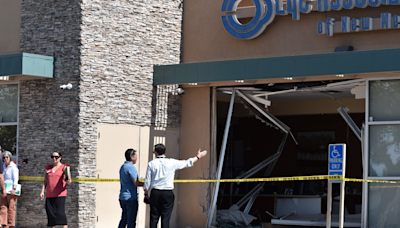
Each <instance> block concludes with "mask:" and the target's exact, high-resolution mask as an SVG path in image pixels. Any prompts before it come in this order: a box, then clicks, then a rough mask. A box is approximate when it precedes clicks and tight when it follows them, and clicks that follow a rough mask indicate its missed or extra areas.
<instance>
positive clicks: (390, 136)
mask: <svg viewBox="0 0 400 228" xmlns="http://www.w3.org/2000/svg"><path fill="white" fill-rule="evenodd" d="M399 89H400V80H398V79H393V78H390V79H379V80H372V79H371V80H368V84H367V90H366V95H367V99H366V118H365V119H366V129H365V135H366V136H367V137H366V141H365V148H366V149H365V158H364V159H365V160H364V167H365V170H364V179H369V180H400V169H399V168H398V166H399V165H400V163H399V162H398V161H400V116H399V112H400V109H399V108H398V106H397V105H396V104H399V102H400V92H399V91H400V90H399ZM397 185H398V184H397ZM364 190H365V191H364V196H363V202H364V207H363V209H364V210H363V219H362V222H363V227H380V226H382V225H383V226H385V227H386V226H388V227H389V226H391V225H393V224H398V221H397V220H398V214H399V212H400V207H399V206H397V205H399V203H400V188H399V187H397V186H396V184H382V183H364Z"/></svg>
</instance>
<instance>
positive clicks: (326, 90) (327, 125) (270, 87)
mask: <svg viewBox="0 0 400 228" xmlns="http://www.w3.org/2000/svg"><path fill="white" fill-rule="evenodd" d="M235 90H236V91H239V92H236V93H235V101H234V106H233V113H232V119H231V122H230V129H229V136H228V140H227V143H226V153H225V156H224V161H223V164H224V165H223V168H222V172H221V178H228V179H230V178H257V177H290V176H311V175H327V172H328V153H327V152H328V145H329V144H334V143H345V144H346V148H347V149H346V151H347V158H346V177H352V178H362V173H363V165H362V163H363V159H362V158H363V157H362V142H361V140H360V139H361V137H360V136H361V135H360V134H361V131H362V126H363V123H364V119H365V81H364V80H362V79H361V80H359V79H358V80H341V81H314V82H296V83H290V82H289V83H280V84H273V83H270V84H262V85H250V86H249V85H246V86H242V87H235ZM217 91H218V92H217V139H216V142H217V151H218V153H220V152H219V151H220V148H221V147H222V144H223V136H224V130H225V125H226V121H227V118H228V109H229V104H230V99H231V94H232V87H219V88H218V89H217ZM244 97H247V98H248V99H246V98H245V99H243V98H244ZM251 101H253V102H254V103H253V104H256V105H257V106H258V108H256V107H253V105H252V104H250V103H252V102H251ZM346 107H347V108H346ZM338 109H339V110H338ZM264 110H265V111H264ZM262 112H264V114H263V113H262ZM265 113H268V115H269V116H270V117H271V118H269V117H267V118H265V116H266V115H265ZM343 115H344V116H343ZM346 117H347V119H346ZM349 117H350V118H349ZM282 126H283V127H282ZM285 129H286V130H288V131H287V132H285V131H286V130H285ZM218 157H219V154H218ZM268 159H269V160H268ZM260 164H261V165H260ZM259 184H260V183H259V182H247V183H240V184H237V183H221V186H220V187H219V192H218V200H217V209H218V210H225V209H229V208H230V207H231V206H232V205H237V206H239V207H240V210H241V211H243V210H247V211H248V214H249V215H253V216H254V217H256V219H254V220H253V221H252V223H251V225H260V224H261V223H263V222H271V219H272V220H277V219H276V218H280V217H283V216H288V218H287V219H286V220H290V215H294V214H295V215H299V216H300V215H301V214H321V215H323V214H326V210H327V206H326V194H327V180H311V181H285V182H264V183H262V186H261V189H260V190H259V191H258V194H257V193H255V196H256V197H255V200H253V202H251V200H250V201H249V200H246V199H247V198H246V197H247V195H248V194H249V192H251V191H252V190H253V191H255V189H258V187H259ZM339 186H340V185H339V184H334V185H333V195H332V197H333V206H332V213H333V214H338V213H339V209H338V202H339V200H338V199H337V196H338V195H339ZM345 189H346V196H345V214H346V216H347V217H348V218H351V216H353V217H354V218H355V220H354V221H355V224H356V225H355V226H358V227H359V226H360V225H359V224H360V221H361V215H360V214H361V202H362V184H361V183H352V182H347V183H346V188H345ZM293 211H295V212H294V213H292V212H293ZM291 213H292V214H291ZM292 217H293V216H292ZM312 219H313V218H306V219H305V220H312ZM284 220H285V219H284ZM346 221H347V222H351V221H350V220H349V219H346ZM323 222H325V221H323ZM277 224H279V223H277ZM281 224H285V222H283V223H281ZM288 224H289V223H288ZM297 224H299V223H298V222H297ZM305 224H307V223H305ZM348 225H349V224H348Z"/></svg>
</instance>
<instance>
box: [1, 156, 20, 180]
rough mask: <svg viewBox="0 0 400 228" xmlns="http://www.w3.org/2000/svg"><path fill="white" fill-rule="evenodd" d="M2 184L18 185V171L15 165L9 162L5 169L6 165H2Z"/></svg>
mask: <svg viewBox="0 0 400 228" xmlns="http://www.w3.org/2000/svg"><path fill="white" fill-rule="evenodd" d="M3 168H4V170H3V175H4V182H7V183H13V184H18V179H19V170H18V167H17V165H16V164H15V163H14V162H13V161H11V162H10V165H9V166H8V167H7V168H6V163H4V167H3Z"/></svg>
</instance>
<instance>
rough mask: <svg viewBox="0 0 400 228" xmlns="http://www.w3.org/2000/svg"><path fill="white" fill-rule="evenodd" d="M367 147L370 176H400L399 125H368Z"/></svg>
mask: <svg viewBox="0 0 400 228" xmlns="http://www.w3.org/2000/svg"><path fill="white" fill-rule="evenodd" d="M369 148H370V156H369V157H370V169H369V175H370V176H373V177H384V176H386V177H388V176H400V125H377V126H370V141H369Z"/></svg>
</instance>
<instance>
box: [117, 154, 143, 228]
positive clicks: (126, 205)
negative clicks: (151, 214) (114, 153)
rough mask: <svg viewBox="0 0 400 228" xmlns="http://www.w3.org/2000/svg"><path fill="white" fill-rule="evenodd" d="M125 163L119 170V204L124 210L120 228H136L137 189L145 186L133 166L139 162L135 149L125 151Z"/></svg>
mask: <svg viewBox="0 0 400 228" xmlns="http://www.w3.org/2000/svg"><path fill="white" fill-rule="evenodd" d="M125 159H126V161H125V163H124V164H123V165H122V166H121V169H120V170H119V179H120V182H121V191H120V194H119V203H120V205H121V208H122V216H121V221H120V222H119V226H118V228H125V227H126V225H128V228H134V227H135V226H136V215H137V211H138V201H137V195H138V193H137V187H140V186H143V182H140V181H139V179H138V172H137V170H136V167H135V166H134V165H133V164H135V163H136V161H137V153H136V150H134V149H128V150H126V151H125Z"/></svg>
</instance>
